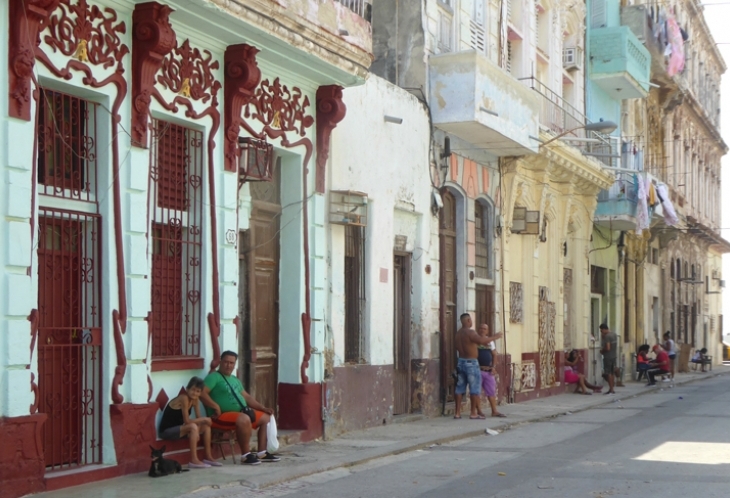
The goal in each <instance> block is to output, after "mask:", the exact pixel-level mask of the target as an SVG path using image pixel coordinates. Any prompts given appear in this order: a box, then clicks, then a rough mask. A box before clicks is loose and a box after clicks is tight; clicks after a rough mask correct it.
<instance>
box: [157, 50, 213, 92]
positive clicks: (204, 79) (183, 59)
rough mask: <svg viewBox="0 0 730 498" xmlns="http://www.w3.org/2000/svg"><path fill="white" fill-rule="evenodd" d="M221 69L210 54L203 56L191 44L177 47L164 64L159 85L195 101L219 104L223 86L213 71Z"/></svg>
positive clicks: (168, 55)
mask: <svg viewBox="0 0 730 498" xmlns="http://www.w3.org/2000/svg"><path fill="white" fill-rule="evenodd" d="M218 68H220V64H219V63H218V61H214V60H213V55H212V54H211V53H210V52H208V51H207V50H203V51H202V52H201V51H200V50H199V49H197V48H192V47H191V46H190V40H185V41H184V42H183V44H182V45H178V46H177V47H175V48H174V49H173V50H172V52H170V53H169V54H167V55H166V56H165V58H164V59H163V61H162V67H161V68H160V74H159V75H158V76H157V82H158V83H159V84H160V85H162V86H164V87H165V88H167V89H168V90H171V91H173V92H175V93H177V94H180V95H182V96H184V97H188V98H191V99H193V100H200V101H201V102H203V103H204V104H205V103H208V101H210V100H211V99H212V104H213V105H216V104H217V95H218V90H220V88H221V84H220V82H219V81H218V80H216V78H215V76H214V75H213V71H215V70H217V69H218Z"/></svg>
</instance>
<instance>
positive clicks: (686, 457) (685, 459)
mask: <svg viewBox="0 0 730 498" xmlns="http://www.w3.org/2000/svg"><path fill="white" fill-rule="evenodd" d="M634 460H647V461H652V462H675V463H697V464H704V465H718V464H722V463H730V443H699V442H694V441H668V442H666V443H662V444H660V445H659V446H657V447H656V448H654V449H652V450H650V451H648V452H646V453H644V454H643V455H640V456H638V457H636V458H634Z"/></svg>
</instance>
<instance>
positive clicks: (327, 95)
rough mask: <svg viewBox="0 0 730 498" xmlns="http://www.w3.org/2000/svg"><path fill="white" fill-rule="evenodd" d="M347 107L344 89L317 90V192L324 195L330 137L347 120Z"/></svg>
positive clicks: (328, 88)
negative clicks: (344, 99) (343, 99)
mask: <svg viewBox="0 0 730 498" xmlns="http://www.w3.org/2000/svg"><path fill="white" fill-rule="evenodd" d="M346 113H347V107H346V106H345V103H344V102H342V87H341V86H339V85H328V86H321V87H319V88H318V89H317V170H316V179H315V188H316V191H317V192H319V193H320V194H324V189H325V180H326V172H327V159H328V158H329V155H330V135H331V134H332V130H334V129H335V127H336V126H337V123H339V122H340V121H342V120H343V119H344V118H345V114H346Z"/></svg>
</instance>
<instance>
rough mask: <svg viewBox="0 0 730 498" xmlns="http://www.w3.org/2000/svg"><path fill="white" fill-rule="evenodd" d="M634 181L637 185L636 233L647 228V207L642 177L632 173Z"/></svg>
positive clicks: (639, 233) (638, 233)
mask: <svg viewBox="0 0 730 498" xmlns="http://www.w3.org/2000/svg"><path fill="white" fill-rule="evenodd" d="M634 182H635V183H636V187H637V192H636V195H637V199H636V235H641V233H642V232H643V231H644V230H646V229H648V228H649V207H648V206H647V203H646V186H645V184H644V178H642V177H641V176H638V175H634Z"/></svg>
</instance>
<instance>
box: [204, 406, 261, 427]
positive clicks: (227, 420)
mask: <svg viewBox="0 0 730 498" xmlns="http://www.w3.org/2000/svg"><path fill="white" fill-rule="evenodd" d="M250 413H253V414H254V418H255V420H251V427H253V428H254V429H256V428H257V427H258V426H259V421H260V420H261V417H263V416H264V412H260V411H258V410H254V409H251V410H250ZM241 415H246V414H245V413H243V412H225V413H221V414H220V416H218V417H216V418H211V420H212V427H213V429H218V430H219V431H232V430H234V429H235V428H236V421H237V420H238V417H239V416H241ZM249 418H250V417H249Z"/></svg>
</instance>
